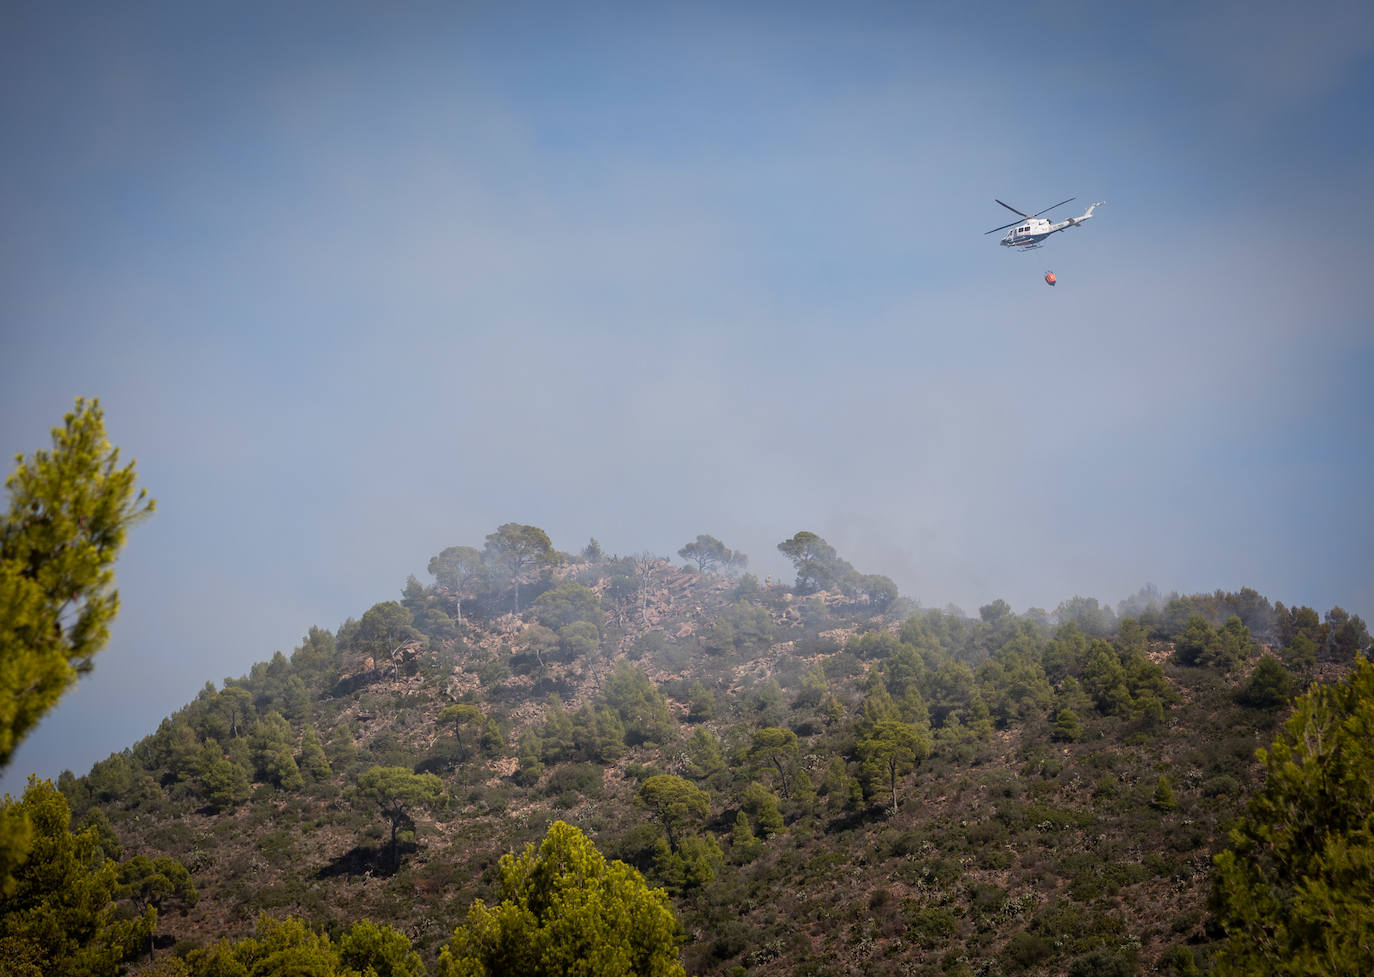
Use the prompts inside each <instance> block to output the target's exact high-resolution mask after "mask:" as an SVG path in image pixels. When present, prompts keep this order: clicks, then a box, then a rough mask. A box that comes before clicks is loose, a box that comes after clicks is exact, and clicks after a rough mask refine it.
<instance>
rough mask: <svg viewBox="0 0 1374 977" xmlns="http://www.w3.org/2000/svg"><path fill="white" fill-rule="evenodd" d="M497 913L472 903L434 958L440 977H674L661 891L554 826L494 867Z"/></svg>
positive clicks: (564, 827)
mask: <svg viewBox="0 0 1374 977" xmlns="http://www.w3.org/2000/svg"><path fill="white" fill-rule="evenodd" d="M500 888H501V896H502V899H501V903H500V904H499V905H497V906H492V907H488V906H487V905H486V904H485V903H484V902H482V900H480V899H478V900H477V901H476V902H474V903H473V904H472V907H471V908H470V909H469V910H468V921H467V925H465V926H460V927H459V928H458V929H457V930H456V931H455V932H454V934H453V942H452V943H451V944H450V945H449V946H447V947H445V948H444V950H443V952H442V953H441V954H440V956H439V973H440V975H441V977H561V975H573V974H586V975H593V974H594V975H596V977H682V975H684V974H685V971H684V970H683V968H682V964H681V963H679V962H678V957H677V950H678V946H679V945H680V943H681V942H682V931H681V927H679V926H678V922H677V917H676V916H674V914H673V910H672V906H671V905H670V904H669V902H668V894H667V893H666V892H664V891H663V890H662V889H651V888H650V887H649V885H648V883H646V882H645V881H644V877H643V876H642V875H640V874H639V872H637V871H635V870H634V869H633V868H631V867H630V866H628V865H626V864H625V863H624V862H620V861H613V862H608V861H606V859H605V858H604V857H603V856H602V855H601V853H600V852H599V851H597V850H596V846H595V845H593V844H592V843H591V841H590V840H589V839H588V838H587V836H586V835H584V834H583V833H582V832H581V831H579V830H578V829H577V828H574V827H572V826H571V825H568V824H565V823H564V822H562V821H555V822H554V823H553V824H552V825H551V826H550V827H549V831H548V834H547V835H546V836H545V838H544V840H543V841H542V842H541V843H540V844H539V847H538V848H536V847H535V846H534V845H532V844H531V845H528V846H527V847H526V848H525V851H524V852H523V853H522V854H521V855H519V856H518V857H517V856H515V855H506V856H504V857H503V858H502V859H501V887H500Z"/></svg>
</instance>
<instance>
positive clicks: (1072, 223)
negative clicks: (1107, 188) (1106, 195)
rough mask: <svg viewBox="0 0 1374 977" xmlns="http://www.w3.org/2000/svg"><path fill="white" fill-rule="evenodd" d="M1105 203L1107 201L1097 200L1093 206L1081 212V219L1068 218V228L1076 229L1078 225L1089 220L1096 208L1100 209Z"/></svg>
mask: <svg viewBox="0 0 1374 977" xmlns="http://www.w3.org/2000/svg"><path fill="white" fill-rule="evenodd" d="M1106 202H1107V201H1105V200H1099V201H1098V202H1097V203H1095V204H1093V205H1092V206H1091V207H1089V208H1088V209H1087V210H1085V211H1083V216H1081V217H1070V218H1069V226H1070V227H1077V226H1078V225H1079V224H1081V223H1083V222H1084V221H1085V220H1089V219H1090V218H1091V217H1092V215H1093V211H1094V210H1096V209H1097V208H1098V207H1101V206H1102V205H1103V204H1105V203H1106Z"/></svg>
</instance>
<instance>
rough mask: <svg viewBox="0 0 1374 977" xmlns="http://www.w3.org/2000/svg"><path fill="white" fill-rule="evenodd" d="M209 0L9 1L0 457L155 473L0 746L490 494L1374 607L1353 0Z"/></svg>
mask: <svg viewBox="0 0 1374 977" xmlns="http://www.w3.org/2000/svg"><path fill="white" fill-rule="evenodd" d="M207 7H209V5H185V4H166V5H154V4H147V3H133V4H129V5H124V6H123V7H122V8H121V9H119V10H118V11H115V10H114V9H113V8H110V7H109V6H108V5H104V4H99V5H94V4H93V5H90V6H89V7H88V8H87V9H85V10H82V9H81V8H80V7H79V6H78V5H66V6H65V7H63V8H61V9H58V7H57V6H56V5H52V4H37V3H20V4H11V5H9V6H8V7H7V10H6V14H5V21H4V29H3V31H0V77H2V79H3V83H2V84H0V127H2V129H0V131H3V133H4V140H5V152H4V154H2V155H0V329H3V335H2V337H0V338H2V339H3V345H0V450H3V451H4V452H5V453H6V455H7V456H11V457H12V456H13V455H14V454H16V453H19V452H24V453H27V452H31V451H32V450H34V449H35V448H38V447H41V446H46V444H47V432H48V430H49V428H51V427H52V426H53V425H54V424H56V423H58V422H59V421H60V418H61V416H62V413H63V412H64V411H65V410H67V409H69V408H70V406H71V403H72V400H73V398H74V397H76V396H88V397H89V396H98V397H100V399H101V401H102V403H103V404H104V406H105V409H106V420H107V426H108V428H109V431H110V435H111V438H112V440H113V441H114V442H115V443H116V444H118V445H120V446H121V447H122V449H123V451H124V454H125V456H126V457H134V458H136V459H137V461H138V469H139V471H140V473H141V476H142V484H143V485H145V486H146V487H147V488H148V490H149V491H150V492H151V494H153V495H154V496H155V497H156V498H157V500H158V505H159V508H158V512H157V514H156V516H155V517H154V518H153V519H152V520H150V521H149V522H147V523H146V524H144V525H142V526H140V527H139V528H138V529H137V530H136V531H135V532H133V533H132V534H131V536H130V538H129V542H128V546H127V548H126V551H125V555H124V556H123V557H122V558H121V560H120V563H119V566H118V576H119V584H120V590H121V594H122V596H123V610H122V612H121V616H120V618H119V620H118V621H117V622H116V624H115V628H114V635H113V639H112V641H111V644H110V646H109V648H108V649H107V650H106V651H105V652H103V653H102V655H101V656H100V657H99V658H98V659H97V664H96V671H95V673H94V674H93V675H92V676H91V677H89V678H87V679H86V680H85V681H84V682H83V684H82V685H81V687H80V688H78V689H77V690H76V691H75V692H73V693H71V694H70V695H69V696H68V697H67V699H65V700H64V701H63V704H62V705H61V706H60V707H59V708H58V709H57V710H55V711H54V712H53V713H52V714H51V715H50V716H49V718H48V719H47V720H46V721H45V722H44V723H43V725H42V726H41V728H40V729H39V730H38V731H37V732H36V733H35V734H34V735H33V736H32V737H31V738H30V740H29V741H28V742H27V743H26V744H25V745H24V746H23V747H22V748H21V750H20V751H19V753H18V754H17V757H16V760H15V762H14V764H13V765H12V766H11V768H10V770H9V771H8V773H7V775H6V778H5V781H4V786H5V788H6V789H11V790H13V789H17V788H20V787H22V783H23V779H24V778H25V777H26V776H27V774H28V773H29V772H30V771H37V772H38V773H40V774H42V775H44V776H56V774H57V773H59V772H60V771H61V770H62V769H64V768H70V769H73V770H74V771H76V772H78V773H80V772H84V771H85V770H86V769H87V768H88V767H89V766H90V764H91V763H92V762H94V761H95V760H97V759H100V758H103V757H104V756H106V755H108V754H109V753H110V752H112V751H115V750H119V749H122V748H123V747H125V746H128V745H130V744H132V743H133V742H134V741H136V740H137V739H138V738H139V737H141V736H143V735H145V734H147V733H148V732H151V731H152V729H154V728H155V727H156V724H157V722H158V721H159V720H160V719H161V718H162V717H163V716H165V715H167V714H169V713H170V712H172V711H174V710H175V709H177V708H178V707H179V706H180V705H182V704H184V703H185V702H186V701H188V700H189V699H190V698H192V697H193V696H194V695H195V693H196V691H197V690H198V689H199V688H200V687H201V686H202V685H203V684H204V683H205V682H206V681H207V680H209V681H215V682H218V681H221V680H223V679H224V678H225V677H236V676H239V675H242V674H244V673H245V672H246V671H247V670H248V668H249V667H250V666H251V665H252V663H253V662H255V661H259V660H263V659H266V658H268V657H270V656H271V654H272V653H273V651H275V650H277V649H281V650H283V651H285V652H287V653H288V654H289V653H290V651H291V649H292V648H293V647H294V646H295V645H296V644H297V643H298V642H299V640H300V638H301V636H302V635H303V634H304V633H305V632H306V630H307V629H308V628H309V627H310V626H311V625H320V626H324V627H330V628H333V627H337V626H338V625H339V624H340V623H341V622H342V621H343V620H344V619H345V618H347V617H350V616H354V617H357V616H360V615H361V614H362V612H363V611H365V610H366V609H367V608H368V607H369V606H371V605H372V604H373V603H375V602H377V601H380V600H387V599H392V598H394V597H396V596H397V595H398V593H399V590H400V588H401V587H402V586H403V585H404V582H405V579H406V576H407V575H408V574H411V573H414V574H416V575H417V576H419V577H420V578H421V579H424V580H427V579H428V578H427V576H426V575H425V572H424V568H425V565H426V563H427V562H428V560H429V557H430V556H431V555H433V554H434V553H437V552H438V551H439V550H440V549H442V548H443V547H445V546H448V545H453V544H459V543H462V544H471V545H480V544H481V542H482V540H483V538H484V537H485V535H486V534H487V533H489V532H491V531H493V530H494V529H495V528H496V527H497V526H499V525H501V524H502V523H505V522H510V521H516V522H523V523H532V524H535V525H538V526H541V527H542V528H544V529H545V530H546V531H547V532H548V533H549V534H550V536H551V537H552V538H553V541H554V543H555V545H557V546H558V547H560V548H562V549H566V550H577V549H580V548H581V547H582V546H583V545H585V543H586V542H587V540H588V538H589V537H592V536H595V537H596V538H597V539H598V540H600V542H601V543H602V545H603V546H604V547H605V548H606V549H607V550H608V551H611V552H617V553H636V552H640V551H644V550H648V551H652V552H657V553H660V554H663V555H672V554H675V552H676V550H677V549H678V548H679V547H680V546H681V545H682V544H684V543H685V542H687V541H688V540H690V539H692V538H694V537H695V536H696V535H697V534H698V533H710V534H712V535H715V536H717V537H719V538H721V539H722V540H724V541H725V542H726V543H727V545H730V546H732V547H735V548H738V549H742V550H744V551H745V552H746V553H748V554H749V555H750V557H751V561H752V566H753V568H754V569H755V570H756V571H757V572H758V573H759V574H760V575H761V576H769V575H771V576H774V577H786V576H788V569H789V568H788V567H787V565H786V563H785V561H783V559H782V557H781V556H780V555H779V554H778V553H777V552H776V549H775V547H776V544H777V543H778V542H779V541H780V540H783V539H785V538H788V537H790V536H791V535H792V534H793V533H795V532H797V531H798V530H802V529H808V530H811V531H814V532H817V533H820V534H821V535H822V536H824V537H825V538H826V539H827V540H828V541H830V542H831V543H832V544H833V545H834V546H835V547H836V548H837V550H838V551H839V552H840V554H841V555H842V556H844V557H845V558H846V559H848V560H849V561H850V562H851V563H853V564H855V566H857V567H858V568H859V569H860V570H862V571H864V572H872V573H885V574H887V575H889V576H891V577H892V578H893V579H894V580H896V581H897V582H898V584H899V586H900V587H901V588H902V591H903V593H905V594H907V595H908V596H910V597H912V598H914V599H916V600H918V601H920V602H921V603H923V604H925V605H926V606H937V607H938V606H943V605H945V604H946V603H951V602H952V603H955V604H957V605H959V606H960V607H963V608H965V609H966V610H967V611H968V612H970V613H973V612H976V610H977V608H978V606H980V605H981V604H984V603H987V602H989V601H991V600H993V599H995V598H998V597H1001V598H1004V599H1006V600H1007V601H1008V602H1010V603H1011V604H1012V606H1013V607H1015V608H1016V609H1017V610H1025V609H1026V608H1028V607H1032V606H1039V607H1048V608H1053V607H1054V606H1055V605H1056V604H1058V603H1059V602H1060V601H1061V600H1064V599H1066V598H1069V597H1072V596H1074V595H1086V596H1094V597H1097V598H1099V599H1100V600H1103V601H1106V602H1110V603H1113V604H1114V603H1115V602H1117V601H1119V600H1120V599H1122V598H1124V597H1126V596H1127V595H1129V594H1131V593H1133V592H1134V591H1135V590H1136V589H1137V588H1139V587H1140V586H1142V585H1143V584H1145V583H1147V582H1151V583H1154V584H1156V585H1157V586H1159V587H1160V588H1161V589H1163V590H1165V591H1168V590H1174V589H1177V590H1181V591H1185V592H1192V591H1198V590H1204V591H1210V590H1214V589H1217V588H1226V589H1236V588H1239V587H1242V586H1251V587H1255V588H1256V589H1258V590H1259V591H1260V592H1261V593H1263V594H1265V595H1267V596H1269V597H1270V598H1271V599H1275V600H1282V601H1284V602H1285V603H1289V604H1293V603H1299V604H1310V605H1312V606H1314V607H1317V608H1318V609H1319V610H1322V611H1325V610H1326V609H1328V608H1330V607H1332V606H1333V605H1340V606H1343V607H1345V608H1346V609H1347V610H1350V611H1352V612H1353V613H1358V614H1361V615H1362V616H1364V617H1365V618H1366V619H1369V618H1370V617H1371V615H1374V521H1372V520H1371V516H1370V510H1369V505H1368V497H1369V494H1370V488H1369V486H1370V485H1371V482H1374V478H1371V476H1372V475H1374V463H1371V451H1370V448H1371V445H1374V394H1371V385H1370V377H1371V375H1374V318H1372V317H1371V312H1370V309H1371V308H1374V285H1371V276H1370V274H1369V268H1370V267H1371V264H1372V263H1374V262H1372V261H1371V259H1374V246H1372V245H1371V244H1370V238H1369V229H1370V227H1371V226H1374V192H1371V189H1370V185H1369V174H1371V173H1374V135H1371V129H1370V126H1369V124H1368V122H1369V105H1370V104H1374V56H1372V55H1374V12H1371V11H1370V9H1369V8H1368V5H1366V4H1357V3H1348V4H1344V3H1329V4H1327V3H1318V4H1313V5H1301V6H1299V5H1293V4H1283V3H1266V2H1261V3H1214V4H1206V5H1196V4H1181V3H1180V4H1169V3H1164V4H1148V5H1147V4H1139V5H1106V4H1096V3H1075V2H1047V3H1015V4H981V5H969V4H956V3H948V4H877V3H873V4H862V3H860V4H846V5H841V4H826V5H821V4H814V5H809V4H796V3H793V4H744V5H741V4H717V5H701V4H691V5H688V4H666V5H665V4H646V3H636V4H630V3H592V4H535V3H523V4H522V3H501V4H496V3H490V4H486V3H478V4H435V5H412V4H375V3H356V4H349V3H341V4H337V3H330V4H317V5H314V4H294V5H268V4H235V5H222V6H220V7H218V8H217V9H213V10H211V9H206V8H207ZM283 7H285V9H282V8H283ZM1199 8H1201V9H1199ZM1075 194H1076V195H1077V196H1078V200H1076V201H1075V202H1074V203H1073V204H1071V205H1068V206H1066V207H1064V208H1061V210H1059V211H1057V212H1056V214H1055V215H1054V216H1060V217H1062V216H1064V215H1068V214H1075V213H1081V210H1079V209H1077V208H1079V207H1080V206H1082V205H1086V204H1088V203H1092V202H1093V201H1095V200H1106V201H1107V204H1106V206H1104V207H1103V208H1101V209H1100V210H1099V211H1097V214H1096V216H1095V218H1094V220H1093V221H1092V222H1091V223H1090V224H1088V225H1087V226H1086V227H1084V228H1083V229H1079V230H1071V231H1068V232H1066V233H1064V234H1060V235H1057V236H1056V237H1055V238H1053V239H1052V240H1051V241H1050V243H1049V244H1048V245H1047V246H1046V247H1045V248H1044V249H1043V250H1040V251H1038V252H1034V253H1030V254H1012V253H1009V252H1008V251H1007V249H1003V248H999V247H998V246H997V243H996V240H997V237H998V236H997V235H992V236H984V234H983V232H984V231H985V230H987V229H988V228H990V227H995V226H997V225H999V224H1003V223H1005V220H1004V218H1010V216H1011V215H1009V214H1007V212H1006V211H1004V210H1002V208H1000V207H998V206H997V205H996V204H995V203H994V202H993V198H994V197H997V198H1001V199H1002V200H1006V201H1008V202H1011V203H1013V204H1015V205H1016V206H1018V207H1021V208H1022V209H1026V210H1038V209H1040V208H1041V207H1044V206H1046V205H1047V204H1049V203H1052V202H1054V201H1056V200H1060V199H1063V198H1064V197H1067V196H1070V195H1075ZM1051 268H1052V269H1053V270H1054V271H1055V272H1056V274H1057V276H1058V279H1059V284H1058V286H1056V287H1055V288H1054V289H1050V288H1048V287H1047V286H1045V284H1044V283H1043V282H1042V281H1041V276H1042V275H1043V273H1044V272H1045V271H1046V270H1047V269H1051Z"/></svg>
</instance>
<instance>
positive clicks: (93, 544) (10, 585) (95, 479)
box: [0, 398, 154, 769]
mask: <svg viewBox="0 0 1374 977" xmlns="http://www.w3.org/2000/svg"><path fill="white" fill-rule="evenodd" d="M52 441H53V447H52V451H36V452H34V454H33V457H32V458H28V459H25V458H23V457H19V458H16V459H15V461H16V467H15V470H14V473H13V474H12V475H10V477H9V478H8V479H7V480H6V482H5V487H6V489H7V490H8V491H9V503H10V504H9V512H8V513H6V514H5V515H4V516H3V517H0V769H4V768H5V767H6V766H8V764H9V762H10V758H11V757H12V756H13V754H14V750H15V747H17V746H18V745H19V743H20V741H21V740H23V738H24V737H25V735H26V734H28V732H29V731H30V730H31V729H32V728H33V727H34V725H35V724H36V723H37V722H38V720H39V719H41V718H42V717H43V715H44V714H46V713H47V712H48V710H50V709H51V708H52V707H53V706H54V705H56V703H57V700H58V699H59V698H61V696H62V694H63V693H65V692H66V691H67V690H68V689H69V688H70V687H71V686H72V685H73V684H74V683H75V682H76V679H77V676H78V675H80V674H82V673H85V672H89V671H90V670H91V660H92V658H94V656H95V654H96V652H98V651H100V649H101V648H102V647H104V645H105V643H106V641H107V640H108V639H109V626H110V622H111V621H112V620H113V619H114V616H115V614H116V612H117V611H118V610H119V594H118V593H117V592H116V591H113V590H111V589H110V586H111V584H112V583H113V582H114V562H115V558H116V557H117V556H118V555H119V550H120V548H121V547H122V546H123V545H124V535H125V533H126V531H127V530H128V528H129V527H130V526H131V525H133V524H134V523H135V522H137V521H138V520H139V519H140V518H141V517H143V516H145V515H147V514H148V513H150V512H152V511H153V504H154V503H153V501H152V500H151V499H147V493H146V492H144V491H142V490H140V491H139V492H138V494H137V495H135V494H134V480H135V476H134V465H133V462H130V463H129V464H128V465H126V466H124V467H123V468H120V467H119V449H118V448H114V447H111V445H110V443H109V441H107V440H106V438H105V422H104V413H103V412H102V411H101V409H100V402H99V401H98V400H93V401H91V402H90V403H89V404H88V403H87V402H86V401H85V400H83V399H80V398H78V399H77V401H76V407H75V408H74V409H73V410H72V411H71V412H70V413H69V414H67V416H66V418H65V420H64V423H63V426H62V427H59V428H53V431H52ZM145 499H147V500H146V502H145Z"/></svg>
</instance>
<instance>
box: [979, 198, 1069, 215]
mask: <svg viewBox="0 0 1374 977" xmlns="http://www.w3.org/2000/svg"><path fill="white" fill-rule="evenodd" d="M1077 199H1078V198H1077V197H1070V198H1069V200H1077ZM1069 200H1061V201H1059V203H1057V204H1055V205H1054V206H1052V207H1046V208H1045V209H1044V210H1042V211H1040V214H1048V213H1049V212H1050V211H1052V210H1054V208H1055V207H1062V206H1064V205H1065V204H1066V203H1068V202H1069ZM998 203H1002V202H1001V201H1000V200H999V201H998ZM1002 206H1003V207H1005V206H1006V204H1002ZM1040 214H1031V216H1032V217H1039V216H1040Z"/></svg>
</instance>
